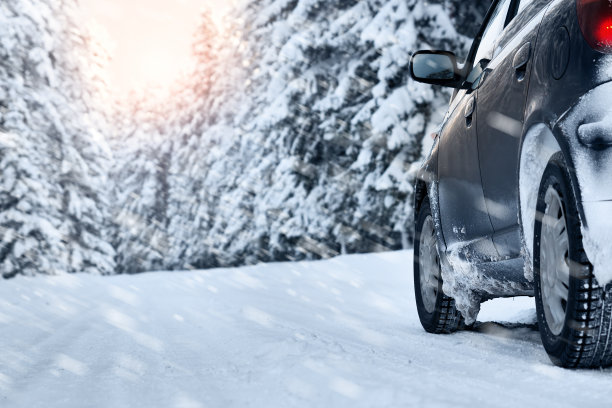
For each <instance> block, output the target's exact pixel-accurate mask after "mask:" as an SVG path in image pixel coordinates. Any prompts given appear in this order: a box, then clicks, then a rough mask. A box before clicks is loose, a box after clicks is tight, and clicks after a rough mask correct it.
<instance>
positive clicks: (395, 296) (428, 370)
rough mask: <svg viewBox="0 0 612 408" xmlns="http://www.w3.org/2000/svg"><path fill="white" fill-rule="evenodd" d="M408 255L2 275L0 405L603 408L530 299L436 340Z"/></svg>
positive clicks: (608, 374) (491, 310) (597, 375)
mask: <svg viewBox="0 0 612 408" xmlns="http://www.w3.org/2000/svg"><path fill="white" fill-rule="evenodd" d="M411 263H412V258H411V255H410V253H406V252H399V253H390V254H381V255H367V256H351V257H341V258H338V259H335V260H331V261H324V262H316V263H299V264H274V265H267V266H256V267H251V268H242V269H230V270H214V271H205V272H186V273H154V274H145V275H139V276H119V277H112V278H100V277H94V276H89V275H81V276H65V277H59V278H44V277H41V278H36V279H26V278H18V279H15V280H11V281H4V282H0V299H1V300H0V347H1V348H2V352H1V353H0V406H2V407H28V408H31V407H46V408H47V407H79V408H80V407H247V406H255V407H291V406H301V407H336V406H346V407H362V406H363V407H384V406H403V407H421V406H426V407H436V406H440V407H446V406H453V407H455V406H457V407H461V406H466V407H474V406H476V407H479V406H483V407H484V406H486V407H494V406H501V407H516V406H542V407H545V406H546V407H547V406H554V407H563V406H567V407H570V406H571V407H576V406H580V407H589V406H600V405H603V406H606V405H608V404H609V403H610V400H611V399H612V371H611V370H604V371H568V370H563V369H560V368H556V367H553V366H552V365H551V363H550V362H549V360H548V357H547V356H546V354H545V353H544V351H543V349H542V347H541V345H540V341H539V337H538V333H537V332H536V331H535V330H534V328H533V325H532V324H530V323H532V322H533V318H534V311H533V305H532V301H531V300H530V299H528V298H524V299H516V300H505V301H498V302H495V303H490V304H486V305H485V309H484V310H483V313H482V314H481V315H480V317H479V320H480V321H492V320H498V321H500V320H505V321H513V322H515V323H517V324H514V325H505V326H504V325H497V324H494V323H485V324H481V325H480V327H479V329H478V330H477V331H476V332H462V333H459V334H455V335H451V336H434V335H429V334H426V333H425V332H424V331H423V330H422V329H421V327H420V325H419V322H418V317H417V314H416V310H415V306H414V296H413V293H412V291H413V289H412V276H411V269H412V268H411Z"/></svg>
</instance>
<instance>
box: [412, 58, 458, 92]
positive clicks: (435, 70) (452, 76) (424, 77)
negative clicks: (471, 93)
mask: <svg viewBox="0 0 612 408" xmlns="http://www.w3.org/2000/svg"><path fill="white" fill-rule="evenodd" d="M410 76H411V77H412V79H414V80H415V81H418V82H423V83H426V84H432V85H441V86H447V87H450V88H464V87H465V85H464V82H465V78H464V75H463V72H462V70H461V69H459V67H458V66H457V57H456V56H455V54H453V53H452V52H449V51H417V52H415V53H414V54H413V55H412V59H411V60H410Z"/></svg>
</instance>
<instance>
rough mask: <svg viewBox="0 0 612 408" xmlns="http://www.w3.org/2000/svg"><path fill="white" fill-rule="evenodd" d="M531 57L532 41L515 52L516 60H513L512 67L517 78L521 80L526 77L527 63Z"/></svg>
mask: <svg viewBox="0 0 612 408" xmlns="http://www.w3.org/2000/svg"><path fill="white" fill-rule="evenodd" d="M530 59H531V43H525V44H523V45H522V46H521V48H519V50H518V51H517V52H516V54H514V60H513V61H512V68H514V71H515V73H516V79H517V80H518V81H519V82H520V81H522V80H523V79H525V75H526V74H527V65H528V64H529V60H530Z"/></svg>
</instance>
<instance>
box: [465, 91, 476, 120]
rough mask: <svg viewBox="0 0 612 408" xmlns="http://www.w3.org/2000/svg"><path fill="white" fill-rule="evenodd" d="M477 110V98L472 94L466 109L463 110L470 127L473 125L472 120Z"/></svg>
mask: <svg viewBox="0 0 612 408" xmlns="http://www.w3.org/2000/svg"><path fill="white" fill-rule="evenodd" d="M475 111H476V99H474V97H473V96H472V97H471V98H470V100H469V101H468V103H467V105H465V110H464V111H463V115H464V116H465V125H466V126H467V127H468V128H470V127H472V121H473V118H474V112H475Z"/></svg>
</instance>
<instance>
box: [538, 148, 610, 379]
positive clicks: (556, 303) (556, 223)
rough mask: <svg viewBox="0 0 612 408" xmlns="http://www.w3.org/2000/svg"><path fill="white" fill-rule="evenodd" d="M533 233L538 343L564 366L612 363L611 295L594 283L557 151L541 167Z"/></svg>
mask: <svg viewBox="0 0 612 408" xmlns="http://www.w3.org/2000/svg"><path fill="white" fill-rule="evenodd" d="M536 214H539V216H537V217H536V222H535V231H534V232H535V234H534V238H535V239H534V252H533V253H534V260H533V263H534V265H533V266H534V279H535V282H534V283H535V296H536V310H537V315H538V325H539V328H540V334H541V337H542V343H543V345H544V348H545V349H546V351H547V353H548V355H549V356H550V358H551V360H552V361H553V363H555V364H556V365H559V366H562V367H567V368H578V367H605V366H609V365H612V336H611V331H612V320H611V318H612V300H611V299H610V296H607V297H606V296H605V293H604V292H605V291H604V289H603V288H601V287H600V286H599V284H598V283H597V279H596V278H595V276H594V275H593V272H592V267H591V265H590V264H589V262H588V259H587V256H586V254H585V252H584V248H583V244H582V233H581V228H582V224H581V221H580V216H579V214H578V210H577V206H576V198H575V195H574V192H573V190H572V187H571V182H570V178H569V175H568V171H567V166H566V165H565V163H564V161H563V159H562V157H561V156H559V155H558V156H555V157H554V158H553V159H552V160H551V161H550V163H549V164H548V167H547V168H546V170H545V172H544V176H543V178H542V182H541V184H540V189H539V194H538V204H537V212H536Z"/></svg>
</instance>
